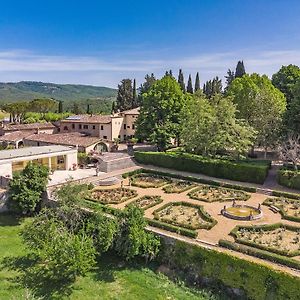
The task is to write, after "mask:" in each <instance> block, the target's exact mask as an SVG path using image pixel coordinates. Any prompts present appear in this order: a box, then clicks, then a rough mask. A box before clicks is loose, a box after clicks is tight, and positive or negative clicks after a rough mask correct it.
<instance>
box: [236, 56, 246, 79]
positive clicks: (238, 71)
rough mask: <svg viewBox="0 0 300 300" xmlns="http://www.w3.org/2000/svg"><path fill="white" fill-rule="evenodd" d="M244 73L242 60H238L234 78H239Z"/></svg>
mask: <svg viewBox="0 0 300 300" xmlns="http://www.w3.org/2000/svg"><path fill="white" fill-rule="evenodd" d="M245 74H246V71H245V67H244V62H243V61H241V60H239V61H238V63H237V65H236V69H235V75H234V77H235V78H240V77H243V76H244V75H245Z"/></svg>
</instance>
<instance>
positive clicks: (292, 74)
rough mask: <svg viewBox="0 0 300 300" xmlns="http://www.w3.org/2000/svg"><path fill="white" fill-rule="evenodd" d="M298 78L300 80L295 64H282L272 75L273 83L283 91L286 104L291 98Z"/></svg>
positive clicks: (299, 73)
mask: <svg viewBox="0 0 300 300" xmlns="http://www.w3.org/2000/svg"><path fill="white" fill-rule="evenodd" d="M298 80H300V68H299V67H298V66H295V65H288V66H282V67H281V68H280V70H279V71H278V72H277V73H275V74H273V76H272V83H273V85H274V86H275V87H277V88H278V89H279V90H280V91H281V92H282V93H284V95H285V97H286V100H287V104H288V105H289V104H290V102H291V101H292V99H293V89H294V86H295V84H296V82H297V81H298Z"/></svg>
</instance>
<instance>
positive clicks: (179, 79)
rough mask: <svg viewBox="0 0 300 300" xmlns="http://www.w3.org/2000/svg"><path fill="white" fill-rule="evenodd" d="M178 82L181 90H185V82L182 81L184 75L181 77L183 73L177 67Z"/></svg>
mask: <svg viewBox="0 0 300 300" xmlns="http://www.w3.org/2000/svg"><path fill="white" fill-rule="evenodd" d="M178 83H179V85H180V88H181V90H182V91H183V92H185V83H184V77H183V73H182V70H181V69H179V74H178Z"/></svg>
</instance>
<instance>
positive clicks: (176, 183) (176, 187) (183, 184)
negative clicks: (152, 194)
mask: <svg viewBox="0 0 300 300" xmlns="http://www.w3.org/2000/svg"><path fill="white" fill-rule="evenodd" d="M193 187H196V183H195V182H191V181H187V180H173V182H172V183H171V184H168V185H167V186H164V187H163V190H164V191H165V192H166V193H183V192H185V191H187V190H190V189H191V188H193Z"/></svg>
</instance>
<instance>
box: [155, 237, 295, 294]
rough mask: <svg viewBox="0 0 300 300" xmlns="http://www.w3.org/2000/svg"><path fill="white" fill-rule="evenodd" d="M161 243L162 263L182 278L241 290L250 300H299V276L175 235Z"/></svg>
mask: <svg viewBox="0 0 300 300" xmlns="http://www.w3.org/2000/svg"><path fill="white" fill-rule="evenodd" d="M161 244H162V247H161V251H160V256H159V262H160V263H162V264H166V265H167V266H169V268H171V269H172V270H173V271H174V273H175V274H177V275H178V276H180V275H181V277H180V279H188V280H189V281H190V282H191V281H193V282H200V283H201V282H203V281H204V282H209V283H208V285H210V286H225V287H231V288H235V289H239V290H240V291H244V292H245V294H246V297H247V299H255V300H266V299H272V300H282V299H285V300H296V299H299V286H300V278H299V277H296V276H292V275H290V274H288V273H285V272H280V271H276V270H274V269H273V268H271V267H268V266H265V265H262V264H259V263H254V262H251V261H248V260H245V259H241V258H238V257H236V256H232V255H230V254H228V253H222V252H219V251H216V250H212V249H207V248H203V247H199V246H196V245H191V244H188V243H185V242H182V241H176V240H175V239H171V238H162V243H161ZM201 279H203V281H201ZM236 299H244V298H241V297H237V298H236Z"/></svg>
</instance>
